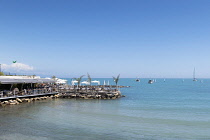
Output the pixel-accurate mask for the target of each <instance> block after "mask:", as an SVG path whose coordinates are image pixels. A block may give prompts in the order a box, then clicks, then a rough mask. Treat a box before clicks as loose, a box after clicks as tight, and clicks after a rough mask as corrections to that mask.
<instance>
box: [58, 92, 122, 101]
mask: <svg viewBox="0 0 210 140" xmlns="http://www.w3.org/2000/svg"><path fill="white" fill-rule="evenodd" d="M120 97H125V96H124V95H121V92H120V91H115V92H103V91H101V92H96V93H91V92H78V93H77V92H74V93H62V94H61V95H60V98H69V99H73V98H76V99H117V98H120Z"/></svg>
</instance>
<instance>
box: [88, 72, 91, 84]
mask: <svg viewBox="0 0 210 140" xmlns="http://www.w3.org/2000/svg"><path fill="white" fill-rule="evenodd" d="M87 76H88V80H87V81H88V82H89V83H90V85H91V81H92V79H91V77H90V74H89V73H87Z"/></svg>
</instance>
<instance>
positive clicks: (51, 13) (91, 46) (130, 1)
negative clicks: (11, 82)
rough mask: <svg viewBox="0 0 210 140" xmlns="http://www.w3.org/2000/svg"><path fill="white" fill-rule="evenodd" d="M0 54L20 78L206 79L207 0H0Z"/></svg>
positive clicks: (209, 74)
mask: <svg viewBox="0 0 210 140" xmlns="http://www.w3.org/2000/svg"><path fill="white" fill-rule="evenodd" d="M0 54H1V55H0V64H2V69H3V71H11V72H17V73H18V72H19V73H20V72H22V73H24V74H36V75H42V76H52V75H55V76H57V77H66V78H72V77H78V76H81V75H86V74H87V72H88V73H89V74H90V75H91V77H107V78H109V77H110V78H111V77H112V76H117V75H118V74H121V77H125V78H127V77H134V78H135V77H140V78H141V77H148V78H153V77H155V78H157V77H160V78H186V77H188V78H191V77H192V74H193V69H194V67H195V68H196V75H197V77H201V78H210V63H209V61H210V0H0ZM13 60H17V64H19V65H21V66H22V67H19V69H14V67H13V66H12V61H13ZM24 66H28V69H27V68H26V69H24ZM21 68H23V69H21Z"/></svg>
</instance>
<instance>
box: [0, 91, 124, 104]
mask: <svg viewBox="0 0 210 140" xmlns="http://www.w3.org/2000/svg"><path fill="white" fill-rule="evenodd" d="M120 97H125V96H124V95H121V92H120V91H115V92H104V91H99V92H73V93H72V92H60V93H58V94H55V95H50V96H49V95H48V96H47V95H46V96H42V97H26V98H18V97H17V98H13V99H5V100H4V101H0V106H5V105H18V104H21V103H26V102H35V101H40V100H47V99H56V98H68V99H112V100H113V99H118V98H120Z"/></svg>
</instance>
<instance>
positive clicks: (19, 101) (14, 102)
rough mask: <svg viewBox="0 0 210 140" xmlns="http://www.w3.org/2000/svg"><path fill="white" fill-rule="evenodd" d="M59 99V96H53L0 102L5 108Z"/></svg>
mask: <svg viewBox="0 0 210 140" xmlns="http://www.w3.org/2000/svg"><path fill="white" fill-rule="evenodd" d="M56 98H59V94H56V95H51V96H43V97H34V98H21V99H20V98H16V99H10V100H5V101H1V102H0V106H5V105H18V104H21V103H26V102H34V101H40V100H47V99H56Z"/></svg>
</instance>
